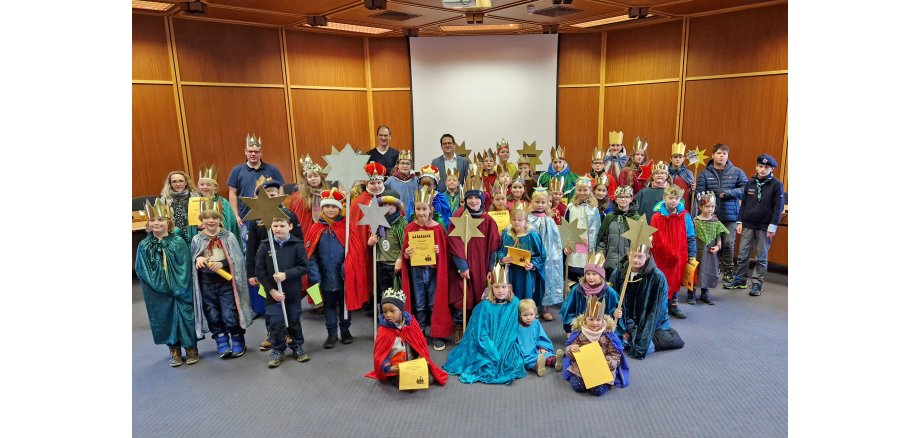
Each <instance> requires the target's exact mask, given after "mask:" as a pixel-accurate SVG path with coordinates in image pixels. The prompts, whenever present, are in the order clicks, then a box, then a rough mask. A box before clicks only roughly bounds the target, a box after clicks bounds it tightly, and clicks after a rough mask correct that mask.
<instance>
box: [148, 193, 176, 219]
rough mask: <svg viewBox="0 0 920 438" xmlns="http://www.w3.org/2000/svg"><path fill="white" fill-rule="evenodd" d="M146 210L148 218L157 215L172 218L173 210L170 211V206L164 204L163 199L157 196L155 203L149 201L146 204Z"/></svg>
mask: <svg viewBox="0 0 920 438" xmlns="http://www.w3.org/2000/svg"><path fill="white" fill-rule="evenodd" d="M144 210H145V212H146V213H147V220H150V219H151V218H155V217H162V218H166V219H172V212H170V211H169V206H167V205H166V204H164V203H163V200H162V199H160V198H157V199H156V201H154V202H153V204H151V203H150V201H147V202H146V203H145V205H144Z"/></svg>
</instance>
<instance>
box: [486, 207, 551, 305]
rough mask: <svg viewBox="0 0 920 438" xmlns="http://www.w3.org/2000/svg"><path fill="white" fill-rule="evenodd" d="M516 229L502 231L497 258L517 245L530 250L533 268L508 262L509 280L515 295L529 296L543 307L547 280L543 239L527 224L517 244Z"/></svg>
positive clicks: (499, 258) (502, 256)
mask: <svg viewBox="0 0 920 438" xmlns="http://www.w3.org/2000/svg"><path fill="white" fill-rule="evenodd" d="M513 232H514V230H513V229H511V228H510V227H509V228H508V229H506V230H505V231H502V245H501V246H500V247H498V255H497V256H496V258H497V259H498V260H501V259H502V258H504V257H505V256H507V255H508V247H509V246H510V247H515V248H519V249H523V250H525V251H530V263H531V264H532V265H533V270H530V271H528V270H526V269H524V268H522V267H520V266H518V265H515V264H510V263H509V264H508V265H507V268H506V269H508V281H510V282H511V290H512V291H513V292H514V296H516V297H518V299H519V300H523V299H525V298H529V299H532V300H534V302H536V303H537V307H538V308H539V309H542V307H543V291H544V287H545V284H546V282H545V281H544V272H543V267H544V263H545V258H544V255H545V252H546V250H545V249H544V247H543V239H541V238H540V235H539V234H537V232H536V231H534V229H533V226H531V225H530V224H529V223H528V224H527V234H525V235H523V236H520V237H518V242H517V245H515V244H514V237H512V236H511V233H513Z"/></svg>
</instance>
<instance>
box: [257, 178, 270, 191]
mask: <svg viewBox="0 0 920 438" xmlns="http://www.w3.org/2000/svg"><path fill="white" fill-rule="evenodd" d="M271 180H272V177H270V176H269V177H265V175H259V179H257V180H256V190H257V191H258V190H259V187H261V186H262V184H265V183H266V182H268V181H271Z"/></svg>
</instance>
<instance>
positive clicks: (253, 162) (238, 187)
mask: <svg viewBox="0 0 920 438" xmlns="http://www.w3.org/2000/svg"><path fill="white" fill-rule="evenodd" d="M245 153H246V162H245V163H242V164H237V165H236V167H234V168H233V170H232V171H230V177H229V178H227V187H228V189H229V191H230V197H229V198H230V207H231V208H232V209H233V214H235V215H236V221H237V223H239V224H240V234H242V237H243V239H245V238H246V236H247V234H248V233H247V231H249V230H248V229H247V228H248V227H245V225H246V224H244V223H243V219H242V218H243V217H244V216H246V213H247V212H248V211H249V207H247V206H246V204H245V203H243V201H242V200H240V197H243V196H245V197H250V198H252V197H255V196H256V181H257V180H258V179H259V177H261V176H264V177H265V178H266V179H271V180H273V181H279V182H281V184H282V185H283V184H284V177H283V176H281V171H279V170H278V168H277V167H275V166H272V165H271V164H268V163H266V162H264V161H262V139H261V138H256V136H255V135H253V134H247V135H246V149H245Z"/></svg>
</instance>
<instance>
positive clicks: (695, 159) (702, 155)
mask: <svg viewBox="0 0 920 438" xmlns="http://www.w3.org/2000/svg"><path fill="white" fill-rule="evenodd" d="M708 158H709V157H707V156H706V150H705V149H700V145H696V149H693V150H692V151H690V152H689V153H687V163H689V164H691V165H693V166H694V167H693V173H696V172H697V171H699V170H700V165H703V166H705V165H706V160H707V159H708Z"/></svg>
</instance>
